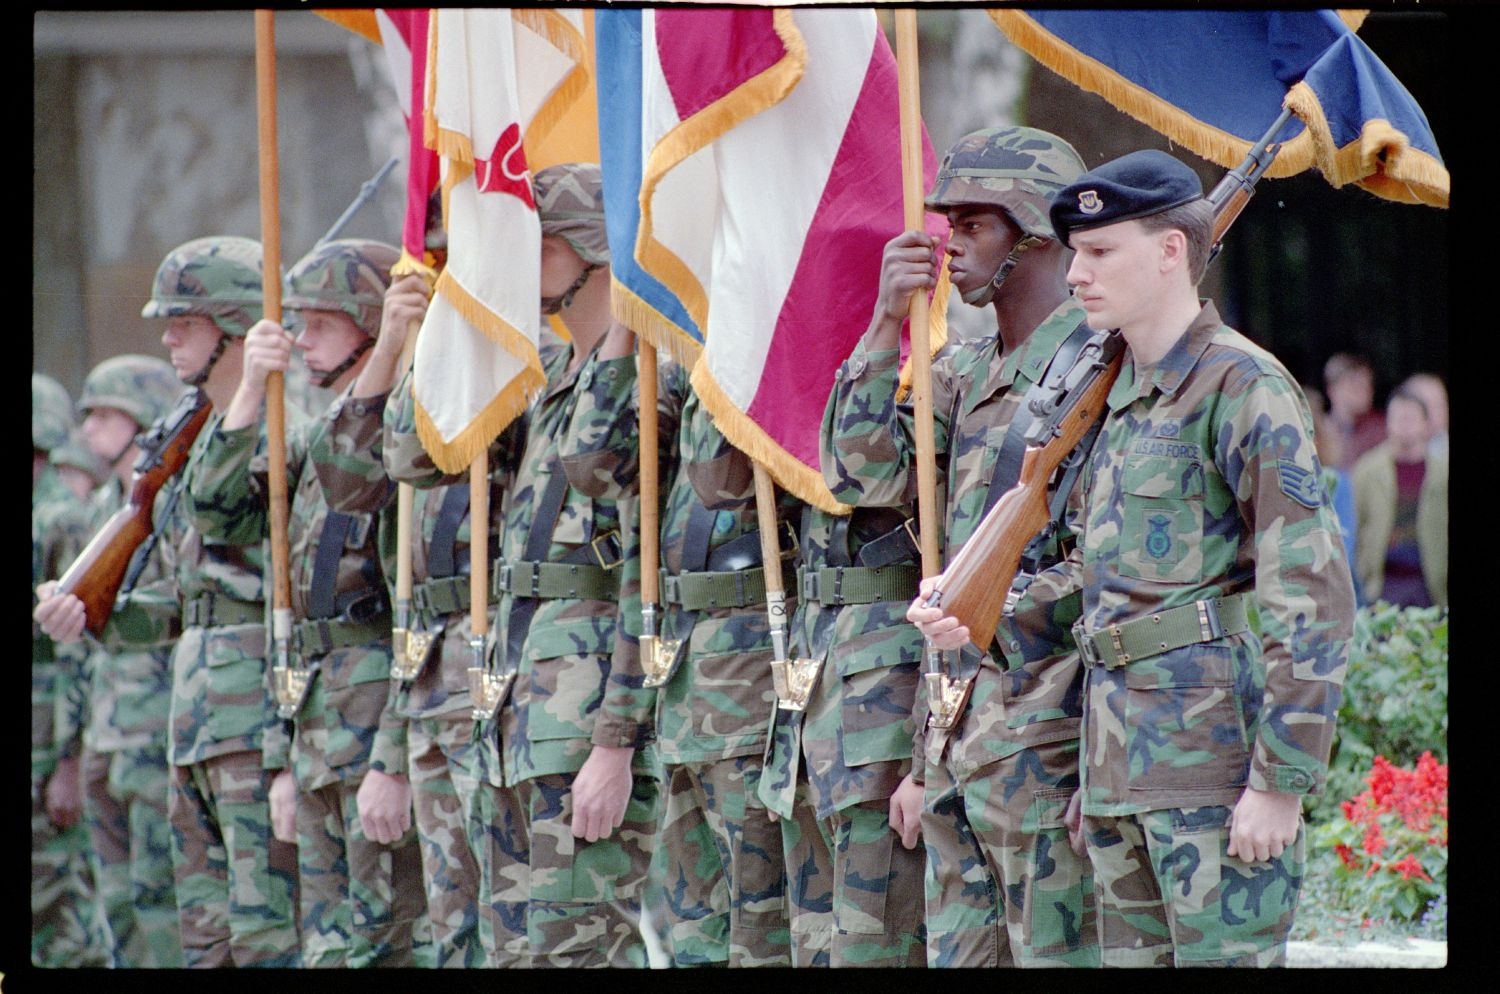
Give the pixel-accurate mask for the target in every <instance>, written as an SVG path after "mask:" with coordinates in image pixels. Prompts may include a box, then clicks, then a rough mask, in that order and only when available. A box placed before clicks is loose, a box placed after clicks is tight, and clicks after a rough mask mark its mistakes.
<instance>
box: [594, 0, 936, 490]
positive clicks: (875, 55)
mask: <svg viewBox="0 0 1500 994" xmlns="http://www.w3.org/2000/svg"><path fill="white" fill-rule="evenodd" d="M595 24H596V30H597V63H596V66H597V68H596V77H597V80H596V83H597V92H598V95H599V115H598V116H599V128H600V150H601V155H602V159H601V165H602V167H603V170H604V192H605V212H606V223H607V225H608V229H609V243H610V256H611V267H610V268H611V274H612V279H613V284H614V285H613V295H612V297H613V307H614V310H615V315H616V317H617V318H618V319H619V320H621V321H623V322H625V323H626V324H628V325H629V326H630V327H631V328H633V329H635V331H636V332H637V333H639V334H640V335H642V336H643V337H644V338H646V340H648V341H650V342H651V343H652V344H654V345H656V346H657V347H659V348H665V349H667V350H668V351H670V352H671V353H672V354H673V355H675V356H676V357H677V358H679V359H680V360H682V361H683V362H684V364H685V365H688V366H690V367H692V369H693V374H692V383H693V387H694V389H695V390H696V391H697V392H698V395H699V397H700V398H701V399H702V401H703V404H704V406H705V407H706V408H707V409H708V410H709V411H710V412H711V413H712V415H713V418H714V423H715V424H716V425H717V426H718V428H719V430H720V431H722V432H723V433H724V436H725V437H726V438H727V439H729V441H730V442H731V443H732V444H734V445H735V446H736V447H738V448H739V449H741V450H743V451H744V452H746V453H748V454H749V455H750V456H751V457H752V458H753V459H755V460H756V461H757V462H759V463H761V464H763V465H764V466H765V467H766V468H767V469H768V470H769V471H770V473H771V475H772V476H773V477H774V478H775V479H776V480H777V482H778V483H780V484H781V485H782V486H783V487H784V488H786V489H787V490H788V491H790V492H791V493H793V494H795V495H796V496H797V497H799V498H801V499H802V500H805V501H807V502H808V503H811V504H814V505H816V506H819V507H823V508H827V509H829V510H831V511H834V512H836V513H840V512H845V511H847V508H846V507H844V506H842V505H840V504H838V502H837V501H835V500H834V499H833V497H832V495H831V494H830V493H829V492H828V489H827V487H826V485H825V484H824V483H823V477H822V473H821V472H820V470H819V468H818V429H819V425H820V423H821V420H822V413H823V407H824V404H825V402H826V401H827V398H828V394H829V391H830V389H831V388H832V386H833V374H834V371H835V370H836V369H837V368H838V365H839V364H840V363H841V362H842V361H843V360H844V359H845V358H847V357H848V355H849V353H850V351H851V350H852V349H853V347H854V344H855V343H856V342H857V341H858V340H859V337H860V335H861V334H863V332H864V330H865V328H866V327H867V326H868V324H869V320H870V313H871V308H872V307H873V306H874V302H875V299H876V295H877V291H878V287H879V278H880V259H881V254H882V251H883V249H884V247H885V243H886V242H887V241H889V240H890V238H892V237H893V236H894V235H895V234H896V233H898V232H900V231H901V230H902V228H903V227H904V216H903V210H902V199H901V193H902V183H901V151H900V150H901V136H900V108H899V103H898V99H897V79H896V61H895V57H894V55H893V54H892V52H891V49H890V45H889V43H888V42H887V41H886V38H885V35H884V33H883V32H882V30H881V28H880V26H879V24H878V22H877V21H876V18H875V14H874V12H873V11H871V10H869V9H820V10H813V9H806V8H797V9H786V8H782V9H775V10H772V9H751V8H723V9H708V8H690V7H678V8H661V9H649V8H647V9H634V10H625V9H618V8H609V9H603V8H601V9H600V10H599V11H598V12H597V13H596V15H595ZM923 145H924V149H923V151H924V155H923V161H924V166H925V172H926V175H927V179H928V180H930V179H931V177H932V176H933V175H934V174H935V173H936V170H937V158H936V156H935V155H934V154H933V151H932V147H931V145H930V143H928V142H927V141H926V138H925V133H924V142H923ZM928 185H930V183H929V184H928ZM927 227H928V230H929V231H930V232H931V233H932V234H933V235H934V236H935V237H938V238H940V239H945V238H946V235H947V224H946V222H945V221H943V220H942V219H941V218H938V217H937V216H936V215H932V216H929V219H928V225H927ZM947 287H948V284H947V282H946V278H945V279H944V281H943V282H942V283H941V284H940V285H939V288H938V292H937V293H936V294H935V295H934V296H935V299H934V305H933V307H932V313H933V315H934V318H935V321H934V323H935V325H936V328H935V331H934V334H933V336H932V337H933V348H934V349H936V348H938V347H940V346H941V344H942V343H943V341H944V339H945V332H946V323H945V322H944V321H943V316H944V314H945V310H944V307H945V304H946V298H947Z"/></svg>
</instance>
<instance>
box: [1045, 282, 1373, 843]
mask: <svg viewBox="0 0 1500 994" xmlns="http://www.w3.org/2000/svg"><path fill="white" fill-rule="evenodd" d="M1108 411H1109V413H1108V415H1107V418H1106V420H1105V424H1104V433H1103V434H1102V435H1101V437H1100V440H1099V444H1098V445H1097V446H1096V447H1095V449H1094V454H1093V458H1092V459H1091V461H1090V463H1089V465H1088V466H1087V467H1086V470H1085V472H1084V475H1083V478H1082V480H1081V481H1080V484H1079V485H1080V488H1081V492H1082V496H1083V514H1084V515H1085V517H1084V519H1083V524H1084V526H1083V528H1082V540H1081V542H1080V544H1079V546H1078V548H1077V549H1075V550H1074V551H1073V553H1072V554H1071V555H1070V557H1069V559H1068V560H1067V561H1066V562H1064V563H1062V564H1060V565H1059V566H1058V567H1055V569H1054V572H1056V573H1057V574H1058V575H1059V576H1060V577H1062V578H1063V581H1064V582H1066V580H1067V579H1068V578H1069V577H1071V580H1072V581H1073V582H1075V583H1077V584H1079V585H1080V586H1081V587H1082V590H1083V619H1084V622H1085V627H1086V629H1087V631H1089V632H1098V631H1100V630H1101V629H1104V628H1105V627H1106V626H1109V625H1113V624H1117V623H1121V622H1125V621H1129V620H1132V619H1136V618H1143V617H1147V616H1150V615H1151V614H1152V613H1153V612H1158V611H1162V610H1165V609H1169V608H1173V607H1178V606H1181V605H1189V604H1192V603H1194V602H1195V601H1201V600H1204V599H1206V598H1211V597H1218V596H1229V595H1234V594H1249V593H1251V592H1252V591H1253V593H1254V598H1255V601H1256V606H1257V608H1258V611H1259V629H1260V632H1259V635H1260V637H1257V634H1256V633H1255V632H1253V631H1247V632H1244V633H1241V634H1238V635H1229V636H1225V637H1221V638H1218V639H1214V640H1211V641H1206V642H1201V643H1197V644H1194V645H1188V646H1185V647H1183V648H1180V649H1175V650H1170V651H1167V652H1164V653H1161V654H1159V655H1156V656H1151V657H1146V658H1138V659H1137V660H1135V661H1133V662H1131V663H1129V664H1128V665H1125V666H1122V667H1119V668H1117V669H1106V668H1104V667H1102V666H1098V667H1093V668H1091V669H1090V670H1089V675H1088V683H1087V687H1086V691H1085V694H1086V700H1087V715H1086V718H1085V722H1084V736H1083V738H1084V743H1083V765H1084V786H1085V789H1086V795H1085V800H1084V811H1085V812H1086V813H1090V814H1100V815H1112V814H1122V813H1130V812H1140V811H1148V810H1155V809H1160V808H1170V807H1192V806H1197V805H1211V804H1223V805H1230V804H1234V803H1235V802H1236V801H1237V800H1238V798H1239V796H1240V794H1241V793H1242V791H1243V789H1244V788H1245V786H1246V785H1247V784H1248V786H1250V787H1253V788H1255V789H1257V790H1273V791H1279V792H1283V793H1292V794H1300V793H1306V792H1309V791H1316V790H1320V789H1321V787H1322V784H1323V781H1324V777H1325V775H1326V772H1327V762H1328V754H1329V749H1330V746H1331V744H1332V738H1333V729H1334V721H1335V718H1336V716H1337V711H1338V705H1339V698H1340V693H1341V688H1342V684H1343V678H1344V671H1345V667H1346V664H1347V661H1348V650H1349V640H1350V638H1351V635H1352V630H1353V621H1354V589H1353V583H1352V580H1351V578H1350V575H1349V568H1348V565H1347V563H1346V562H1345V559H1344V556H1343V555H1342V552H1341V549H1342V545H1341V540H1340V537H1339V531H1338V524H1337V521H1336V519H1335V517H1334V513H1333V509H1332V507H1331V506H1330V505H1329V504H1328V501H1327V497H1326V494H1325V492H1324V490H1323V488H1322V486H1321V485H1320V483H1319V480H1320V476H1321V466H1320V464H1319V462H1318V459H1317V456H1316V454H1315V453H1314V450H1313V445H1312V441H1311V439H1312V421H1311V416H1310V414H1309V412H1308V407H1307V402H1306V400H1305V399H1304V398H1303V396H1302V393H1301V391H1300V390H1299V389H1298V388H1297V386H1296V383H1295V381H1294V380H1293V379H1292V377H1291V376H1290V375H1289V374H1288V373H1287V372H1286V370H1285V369H1284V368H1283V367H1282V365H1281V364H1280V363H1279V362H1277V361H1276V359H1275V358H1274V357H1272V356H1271V355H1270V354H1269V353H1267V352H1265V351H1264V350H1263V349H1260V348H1258V347H1257V346H1255V345H1253V344H1252V343H1251V342H1250V341H1248V340H1247V339H1245V338H1244V337H1243V336H1242V335H1240V334H1239V333H1238V332H1236V331H1234V330H1233V329H1231V328H1228V327H1226V326H1224V325H1223V324H1221V323H1220V320H1219V316H1218V314H1217V312H1216V311H1215V309H1214V306H1213V305H1212V304H1211V303H1209V304H1207V305H1206V306H1204V308H1203V310H1202V311H1201V313H1200V314H1199V316H1198V317H1197V318H1196V319H1195V320H1194V321H1193V323H1192V324H1191V325H1190V326H1189V327H1188V329H1187V331H1186V333H1185V334H1184V335H1183V336H1182V338H1180V339H1179V340H1178V341H1177V343H1176V344H1175V345H1173V346H1172V348H1171V349H1170V350H1169V351H1168V352H1167V354H1166V355H1165V356H1163V357H1162V358H1161V359H1160V360H1159V361H1158V362H1157V363H1156V364H1155V365H1154V366H1151V367H1142V368H1138V367H1136V366H1135V364H1134V362H1133V360H1132V358H1131V356H1130V354H1129V352H1128V351H1127V353H1126V362H1125V365H1124V368H1123V370H1122V371H1121V373H1120V378H1119V380H1118V381H1116V383H1115V385H1114V388H1113V389H1112V390H1111V391H1110V394H1109V400H1108ZM1030 594H1031V592H1030V591H1028V597H1030ZM1029 607H1030V605H1028V604H1027V603H1026V601H1025V600H1023V602H1022V603H1021V604H1020V605H1018V607H1017V613H1021V612H1023V611H1025V610H1028V609H1029ZM1262 638H1263V639H1264V643H1263V644H1262Z"/></svg>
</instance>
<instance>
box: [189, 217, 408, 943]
mask: <svg viewBox="0 0 1500 994" xmlns="http://www.w3.org/2000/svg"><path fill="white" fill-rule="evenodd" d="M398 257H399V252H398V251H397V250H396V249H395V248H393V247H391V246H389V245H385V244H383V243H380V242H371V241H366V240H361V239H342V240H337V241H332V242H328V243H325V244H323V245H321V246H319V247H317V248H315V249H313V251H312V252H310V253H309V254H308V255H307V256H305V257H304V258H303V259H301V260H300V261H298V262H297V264H296V265H295V266H293V267H292V268H291V270H290V271H289V272H288V273H287V279H286V282H287V293H286V297H285V303H286V307H287V309H288V310H289V311H291V312H293V314H294V315H295V321H296V324H297V325H298V326H299V334H298V335H297V338H296V339H295V342H294V341H293V339H292V337H291V336H290V335H289V334H288V333H287V332H286V331H285V330H284V329H283V328H282V327H281V326H280V325H277V324H275V323H274V322H271V321H260V322H257V323H256V324H255V325H254V326H253V327H252V328H251V329H250V332H249V335H248V336H247V338H246V342H245V365H244V373H243V375H242V376H241V379H240V385H239V389H238V391H237V392H236V393H235V395H234V398H233V400H232V401H231V402H230V405H229V407H228V409H227V410H226V411H225V414H224V420H223V422H222V423H221V424H220V425H219V426H218V427H217V428H216V430H215V431H214V433H213V435H212V437H211V439H210V441H209V444H208V448H207V450H206V451H205V453H204V457H203V459H202V460H201V461H200V462H199V463H197V464H196V465H195V466H194V468H193V473H192V475H191V476H190V477H189V480H188V489H189V493H190V495H191V497H192V507H193V514H194V519H195V521H196V522H197V523H198V526H199V527H200V528H202V529H203V531H204V533H205V534H208V535H214V536H218V537H220V538H222V539H224V540H227V541H231V542H240V543H246V542H252V541H258V540H259V539H261V538H262V537H264V536H266V535H267V534H268V533H269V527H270V522H269V504H268V498H267V489H266V485H265V483H264V481H263V479H262V474H263V473H264V472H265V471H266V468H265V462H264V458H263V457H261V458H257V450H258V449H259V448H260V446H261V443H262V441H263V438H262V432H261V431H260V429H259V424H260V422H261V419H262V417H263V411H262V409H263V404H264V400H265V379H266V376H267V375H268V374H269V373H271V372H273V371H275V372H284V371H285V370H286V369H287V368H288V366H289V365H290V362H291V353H292V348H293V346H294V345H295V347H296V348H297V349H299V350H301V351H302V352H303V357H304V361H305V362H306V364H307V367H308V369H309V371H310V372H311V374H312V376H313V378H315V379H316V380H317V381H318V383H319V385H320V386H322V387H324V388H327V389H332V390H334V391H335V392H336V399H335V400H334V401H333V403H332V404H331V405H330V406H329V408H328V410H327V411H326V412H324V414H323V415H322V416H320V417H318V418H316V419H314V420H311V421H309V422H307V423H306V424H305V425H304V426H302V428H301V429H300V430H298V431H296V432H288V434H287V441H286V453H287V455H286V458H287V490H288V492H289V493H290V495H291V497H290V502H291V509H290V513H289V515H288V536H287V541H288V545H289V549H288V563H289V571H290V573H291V588H292V602H291V609H292V613H293V615H294V616H295V618H296V619H297V623H296V624H295V625H294V626H293V627H292V631H291V632H290V653H291V659H290V660H289V663H290V667H291V669H294V670H298V671H302V672H304V673H305V680H306V683H305V687H304V688H302V689H301V690H300V692H299V691H298V690H288V689H287V688H285V687H283V686H278V689H277V697H278V701H279V704H280V714H281V715H282V717H284V718H288V719H290V728H289V729H288V733H289V738H290V742H288V741H287V736H268V738H267V741H266V744H265V765H266V767H267V768H268V769H276V770H278V771H279V772H278V773H277V774H276V782H275V783H274V784H273V785H272V788H271V813H272V824H273V827H274V829H275V831H276V835H277V837H278V838H280V839H282V840H283V841H288V842H290V841H293V840H295V842H296V844H297V860H298V871H299V877H300V880H301V889H302V891H301V931H302V965H303V966H308V967H345V966H347V967H362V966H389V967H399V966H412V965H426V964H425V963H424V962H423V961H422V956H421V955H420V953H421V950H419V949H418V947H419V946H422V945H424V944H425V942H426V932H427V923H426V902H425V901H424V899H423V890H422V885H421V872H422V871H421V853H420V850H419V849H418V845H417V838H416V833H415V832H414V831H413V830H412V827H411V788H410V785H409V783H408V781H407V778H406V734H405V732H406V728H405V722H403V721H401V720H400V719H399V717H398V716H396V715H395V714H393V713H391V712H390V711H389V710H388V709H387V708H386V703H387V699H388V696H389V688H390V668H391V644H390V639H391V634H390V629H391V615H390V603H389V599H388V596H387V593H386V587H385V576H384V571H383V570H382V567H381V561H380V553H379V549H378V547H377V541H378V540H379V538H380V536H381V533H382V532H384V531H389V532H390V533H391V534H389V535H386V536H385V540H386V546H387V548H389V547H390V541H391V540H392V538H393V536H394V526H395V516H394V514H393V513H392V514H390V515H386V514H383V513H382V512H383V510H384V508H385V507H386V505H387V504H389V503H390V498H391V497H392V495H393V494H394V487H393V486H392V484H391V482H390V480H389V478H388V477H386V475H385V471H384V469H383V467H382V466H381V465H380V463H379V459H378V451H377V457H376V459H374V460H371V459H369V458H367V457H366V456H365V454H364V450H368V449H371V448H377V450H378V445H379V442H380V422H379V419H378V415H379V412H380V411H381V410H383V408H384V406H385V400H386V393H387V392H388V391H389V377H388V376H387V377H386V382H385V383H384V384H383V388H382V389H380V390H379V392H376V393H373V394H369V393H365V392H364V388H365V387H366V386H367V384H362V383H361V382H359V378H360V377H361V374H362V373H363V371H364V369H365V366H366V364H367V363H368V362H369V361H370V355H371V352H370V350H371V348H372V347H374V346H376V344H377V339H376V336H378V335H379V334H380V330H381V329H380V319H381V308H382V303H383V300H384V294H385V290H386V288H387V287H388V286H389V284H390V266H391V265H392V264H393V263H394V262H395V261H396V259H397V258H398ZM404 331H405V326H404V325H403V326H402V327H401V328H399V329H394V328H393V329H392V333H391V334H390V335H389V336H388V337H385V338H384V340H383V341H382V342H381V343H380V346H379V347H380V348H381V358H382V361H381V363H380V365H381V368H382V370H383V371H385V372H387V373H389V372H390V371H393V370H394V368H395V360H396V358H397V357H398V356H399V354H400V350H401V345H402V341H403V339H404ZM346 412H348V416H346ZM348 452H359V453H361V454H360V456H359V457H357V458H355V459H352V460H346V458H345V455H344V454H345V453H348ZM329 494H337V495H340V496H339V500H340V503H341V506H343V507H346V508H348V509H349V510H348V511H346V512H336V511H333V510H331V509H330V503H331V501H330V499H329V497H328V495H329ZM392 510H393V511H394V508H392ZM294 781H295V782H294Z"/></svg>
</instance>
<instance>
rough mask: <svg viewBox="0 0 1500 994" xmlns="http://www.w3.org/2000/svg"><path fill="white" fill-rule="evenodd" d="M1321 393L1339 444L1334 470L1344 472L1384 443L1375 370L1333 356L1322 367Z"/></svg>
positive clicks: (1361, 361) (1359, 360)
mask: <svg viewBox="0 0 1500 994" xmlns="http://www.w3.org/2000/svg"><path fill="white" fill-rule="evenodd" d="M1323 389H1324V390H1326V391H1327V392H1328V415H1329V418H1330V419H1331V420H1332V422H1333V425H1334V427H1335V428H1337V429H1338V432H1339V436H1340V440H1341V446H1340V452H1339V462H1338V468H1339V469H1342V470H1345V471H1346V472H1347V471H1348V470H1350V469H1352V468H1353V467H1354V464H1355V463H1356V462H1358V461H1359V457H1360V456H1362V455H1364V454H1365V453H1366V452H1369V451H1370V450H1371V449H1373V448H1374V447H1375V446H1377V445H1379V444H1380V443H1381V442H1383V441H1385V418H1383V417H1381V416H1380V412H1378V411H1376V410H1375V370H1374V369H1373V368H1371V366H1370V363H1369V362H1368V361H1367V360H1366V359H1365V358H1364V357H1363V356H1357V355H1353V354H1352V353H1349V352H1338V353H1335V354H1334V355H1331V356H1329V357H1328V361H1327V362H1326V363H1324V364H1323Z"/></svg>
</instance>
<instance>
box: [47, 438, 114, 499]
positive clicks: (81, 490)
mask: <svg viewBox="0 0 1500 994" xmlns="http://www.w3.org/2000/svg"><path fill="white" fill-rule="evenodd" d="M48 461H49V462H51V463H52V465H53V467H55V468H56V469H57V475H58V476H60V477H62V480H63V482H64V483H66V484H67V485H68V489H69V490H71V491H73V492H74V493H75V494H77V495H78V499H79V500H86V499H87V498H88V496H89V494H91V493H93V492H94V491H95V490H96V489H98V487H99V485H100V484H101V483H103V482H104V480H105V478H106V477H108V475H109V466H108V465H106V464H105V462H104V460H103V459H100V458H99V457H98V456H96V455H94V453H93V450H91V449H90V448H89V447H88V443H87V442H85V441H84V440H83V432H82V430H80V429H79V428H77V427H74V428H73V430H72V431H70V432H69V433H68V440H67V441H66V442H64V443H63V444H62V445H60V446H58V447H57V448H55V449H53V450H52V451H51V453H49V454H48Z"/></svg>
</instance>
